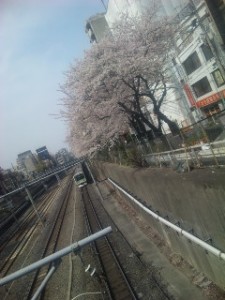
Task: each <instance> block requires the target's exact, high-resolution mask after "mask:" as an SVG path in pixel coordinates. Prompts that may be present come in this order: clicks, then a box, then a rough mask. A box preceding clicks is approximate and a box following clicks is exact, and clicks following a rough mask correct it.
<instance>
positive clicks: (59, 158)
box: [55, 148, 71, 165]
mask: <svg viewBox="0 0 225 300" xmlns="http://www.w3.org/2000/svg"><path fill="white" fill-rule="evenodd" d="M55 160H56V162H57V164H58V165H64V164H65V163H67V162H69V161H70V160H71V153H69V152H68V151H67V149H66V148H62V149H60V150H59V151H58V152H57V153H56V154H55Z"/></svg>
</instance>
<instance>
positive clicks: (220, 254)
mask: <svg viewBox="0 0 225 300" xmlns="http://www.w3.org/2000/svg"><path fill="white" fill-rule="evenodd" d="M108 181H109V182H111V183H112V184H113V185H114V186H115V187H116V188H117V189H118V190H120V191H121V192H123V193H124V194H125V195H126V196H127V197H128V198H130V199H131V200H132V201H133V202H134V203H136V204H137V205H138V206H139V207H141V208H142V209H143V210H144V211H145V212H146V213H148V214H149V215H151V216H152V217H153V218H155V219H156V220H158V221H159V222H161V223H163V224H165V225H166V226H168V227H170V228H172V229H173V230H174V231H176V232H177V233H179V234H181V235H183V236H185V237H186V238H187V239H189V240H191V241H193V242H194V243H195V244H197V245H199V246H200V247H202V248H203V249H205V250H207V251H208V252H211V253H212V254H214V255H216V256H217V257H218V258H220V259H222V260H224V261H225V253H224V252H222V251H220V250H218V249H217V248H215V247H213V246H211V245H209V244H207V243H206V242H204V241H203V240H201V239H199V238H197V237H196V236H194V235H193V234H191V233H189V232H187V231H185V230H183V229H181V228H180V227H179V226H177V225H174V224H173V223H171V222H169V221H168V220H166V219H164V218H162V217H160V216H159V215H157V214H156V213H154V212H153V211H152V210H150V209H149V208H147V207H146V206H144V205H143V204H142V203H140V202H139V201H138V200H137V199H135V198H134V197H133V196H132V195H130V194H129V193H128V192H126V191H125V190H124V189H123V188H121V187H120V186H119V185H118V184H117V183H115V182H114V181H113V180H112V179H110V178H108Z"/></svg>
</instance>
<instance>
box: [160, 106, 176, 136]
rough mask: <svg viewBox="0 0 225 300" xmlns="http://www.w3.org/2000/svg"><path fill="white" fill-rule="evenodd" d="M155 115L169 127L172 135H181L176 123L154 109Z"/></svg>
mask: <svg viewBox="0 0 225 300" xmlns="http://www.w3.org/2000/svg"><path fill="white" fill-rule="evenodd" d="M154 113H155V114H156V115H157V116H159V118H160V120H162V121H164V122H165V123H166V124H167V125H168V126H169V129H170V131H171V133H172V135H179V134H180V130H179V127H178V125H177V123H176V122H174V121H171V120H170V119H168V118H167V116H166V115H164V114H163V113H162V112H161V111H160V110H158V109H154Z"/></svg>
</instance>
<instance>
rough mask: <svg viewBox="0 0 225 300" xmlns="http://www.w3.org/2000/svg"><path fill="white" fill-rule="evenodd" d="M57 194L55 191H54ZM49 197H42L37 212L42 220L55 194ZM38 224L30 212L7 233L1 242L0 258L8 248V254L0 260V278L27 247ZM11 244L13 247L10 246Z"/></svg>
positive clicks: (32, 212)
mask: <svg viewBox="0 0 225 300" xmlns="http://www.w3.org/2000/svg"><path fill="white" fill-rule="evenodd" d="M56 192H57V191H56ZM56 192H54V194H53V195H52V194H51V195H50V196H51V197H50V198H51V200H50V201H48V202H47V203H46V201H47V200H49V195H48V196H47V197H44V199H43V201H42V202H41V203H40V205H39V207H38V210H39V212H40V215H41V216H42V218H45V215H46V213H47V211H48V210H49V207H51V205H52V202H53V199H54V195H55V193H56ZM38 226H39V223H36V215H35V213H34V211H33V210H32V211H30V212H29V213H28V214H27V216H25V218H24V220H23V221H22V222H21V223H20V224H19V226H17V228H16V229H15V228H12V231H11V232H10V234H9V233H8V235H7V237H6V238H5V239H4V240H3V239H2V240H1V246H0V253H1V257H4V255H6V253H7V251H9V250H8V249H9V248H10V253H7V259H2V262H1V264H0V274H1V277H4V276H6V275H7V273H8V272H9V271H10V268H11V267H12V265H13V264H14V262H15V261H16V259H17V258H18V256H19V255H20V254H21V253H22V252H23V250H24V249H25V248H26V246H27V242H28V241H29V240H30V239H31V237H32V235H33V234H34V232H35V231H36V229H37V227H38ZM10 244H12V245H13V246H11V245H10Z"/></svg>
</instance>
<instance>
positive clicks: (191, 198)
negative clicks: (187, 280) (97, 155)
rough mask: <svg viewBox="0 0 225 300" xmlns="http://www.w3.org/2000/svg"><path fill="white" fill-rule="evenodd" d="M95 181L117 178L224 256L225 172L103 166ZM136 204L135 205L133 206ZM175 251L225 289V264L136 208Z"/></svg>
mask: <svg viewBox="0 0 225 300" xmlns="http://www.w3.org/2000/svg"><path fill="white" fill-rule="evenodd" d="M94 173H95V177H96V178H97V179H98V180H103V179H105V178H107V177H110V178H112V179H113V180H114V181H116V182H117V183H119V184H120V185H121V186H122V187H123V188H125V189H126V190H128V191H130V192H131V193H133V194H134V195H136V196H137V197H138V198H139V199H141V200H142V201H144V202H145V203H146V204H147V205H149V206H151V209H152V210H153V211H157V212H158V213H159V215H160V216H162V217H165V216H166V217H167V218H168V219H169V220H170V221H171V222H173V223H174V224H179V225H180V226H181V228H183V229H184V230H186V231H191V232H193V233H194V234H195V235H196V236H197V237H199V238H200V239H202V240H203V241H208V242H212V245H213V246H215V247H216V248H217V249H219V250H221V251H222V252H225V238H224V237H225V170H224V169H199V170H193V171H192V172H190V173H183V174H178V173H176V172H174V171H173V170H171V169H166V168H165V169H157V168H155V169H137V168H129V167H123V166H118V165H114V164H107V163H98V164H96V165H95V168H94ZM133 205H135V204H133ZM136 209H137V210H138V211H139V212H140V213H141V214H142V215H143V216H144V218H145V219H146V220H147V221H148V222H149V224H150V225H151V226H152V227H154V229H156V230H157V231H158V233H159V234H160V236H161V237H163V239H164V240H165V241H166V243H167V244H168V245H169V246H170V247H171V248H172V250H173V251H174V252H177V253H180V254H181V255H182V256H183V257H184V258H185V259H186V260H187V261H188V262H189V263H190V264H192V265H193V266H194V267H195V268H196V269H198V270H199V271H201V272H203V273H204V274H206V276H207V277H208V278H210V279H211V280H212V281H213V282H215V283H216V284H217V285H218V286H220V287H221V288H222V289H224V290H225V262H224V261H222V260H220V259H219V258H217V257H215V256H214V255H212V254H210V253H207V252H206V251H205V250H203V249H201V248H200V247H199V246H198V245H195V244H194V243H192V242H190V241H189V240H188V239H186V238H184V237H182V236H180V235H177V234H176V232H174V231H172V230H171V229H169V228H167V227H166V226H165V225H163V224H160V223H159V222H157V221H156V220H154V218H151V216H149V215H147V214H146V213H145V212H143V211H141V210H140V209H139V208H136Z"/></svg>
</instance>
